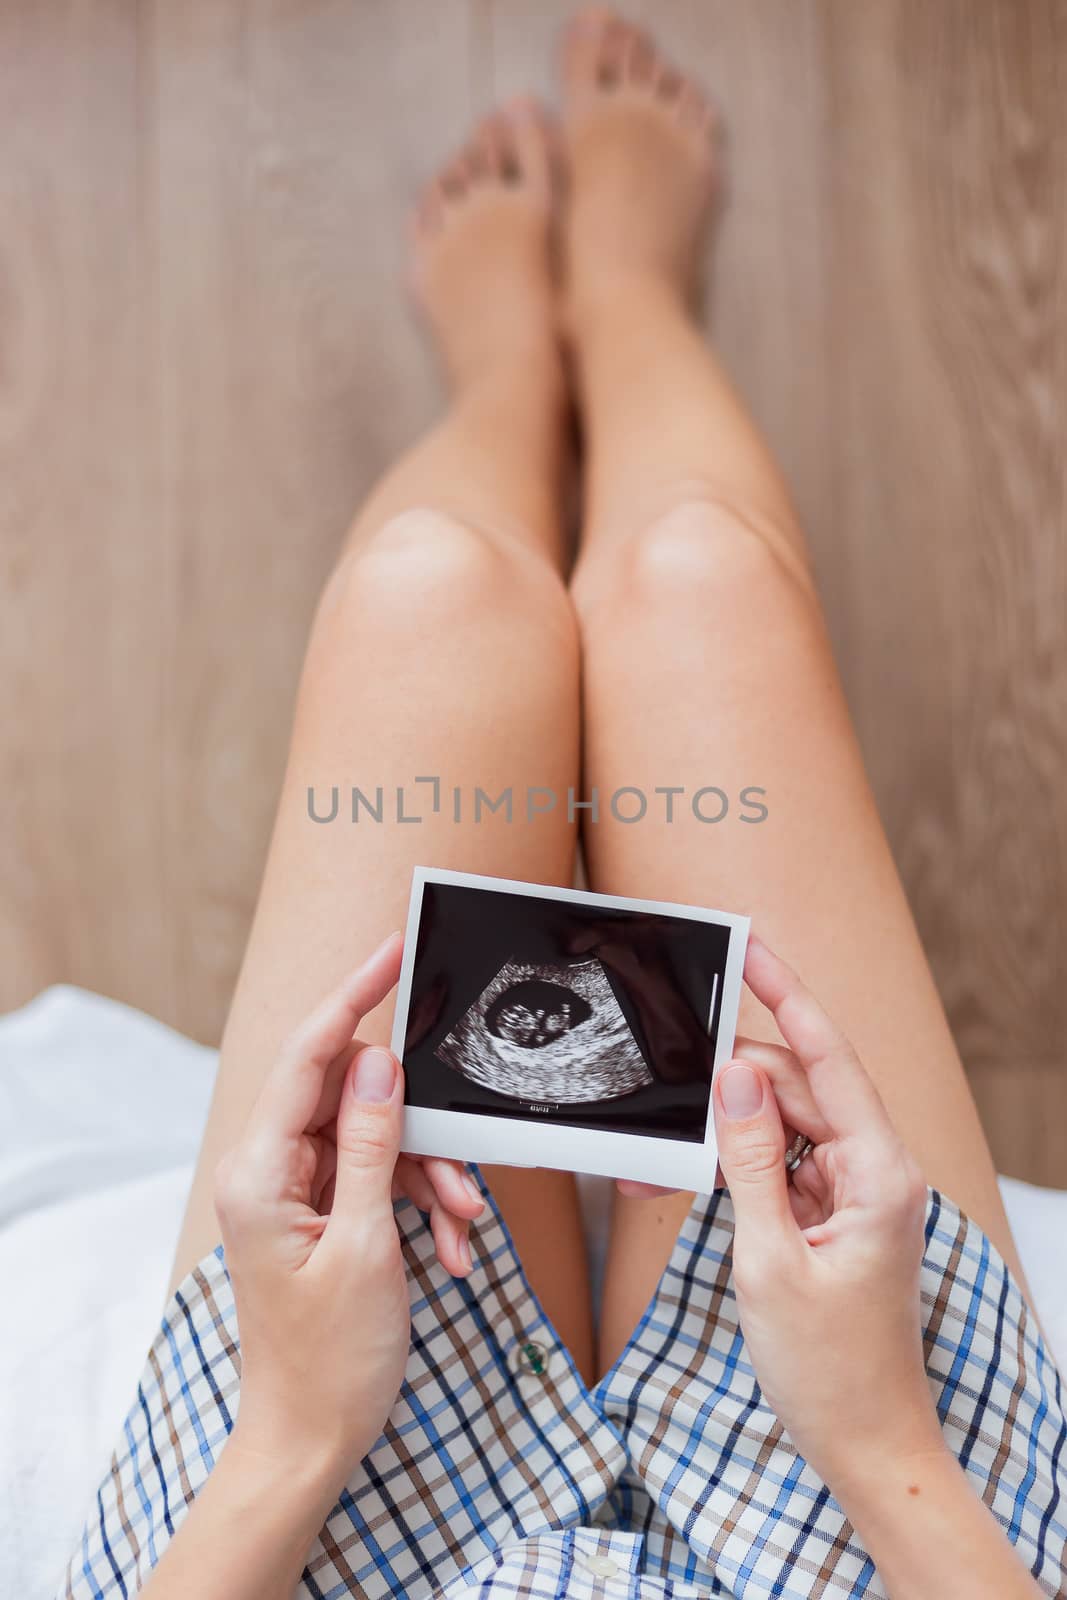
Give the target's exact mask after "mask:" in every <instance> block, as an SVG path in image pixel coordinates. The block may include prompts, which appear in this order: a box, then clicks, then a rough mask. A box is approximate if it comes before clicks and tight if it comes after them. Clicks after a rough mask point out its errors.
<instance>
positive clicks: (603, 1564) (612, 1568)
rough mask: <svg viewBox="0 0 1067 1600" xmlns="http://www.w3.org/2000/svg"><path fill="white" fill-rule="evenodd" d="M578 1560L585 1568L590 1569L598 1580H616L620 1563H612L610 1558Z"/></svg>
mask: <svg viewBox="0 0 1067 1600" xmlns="http://www.w3.org/2000/svg"><path fill="white" fill-rule="evenodd" d="M578 1559H579V1560H580V1561H581V1563H582V1566H583V1567H588V1569H589V1571H590V1572H593V1573H595V1574H596V1576H597V1577H598V1578H614V1577H617V1575H618V1571H619V1565H618V1562H616V1561H612V1559H611V1557H610V1556H579V1557H578Z"/></svg>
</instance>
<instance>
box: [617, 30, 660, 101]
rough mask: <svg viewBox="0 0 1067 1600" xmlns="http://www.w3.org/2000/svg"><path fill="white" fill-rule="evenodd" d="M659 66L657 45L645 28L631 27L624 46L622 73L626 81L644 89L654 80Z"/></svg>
mask: <svg viewBox="0 0 1067 1600" xmlns="http://www.w3.org/2000/svg"><path fill="white" fill-rule="evenodd" d="M657 66H658V57H657V55H656V47H655V45H654V44H653V43H652V40H651V38H650V37H649V35H648V34H647V33H646V32H645V31H644V29H643V28H631V29H630V30H629V36H628V38H627V40H626V43H625V46H624V48H623V58H622V73H623V77H624V79H625V81H626V82H627V83H629V84H632V85H633V86H634V87H635V88H638V89H644V88H647V87H648V85H649V84H650V83H651V82H652V80H653V78H654V77H655V73H656V68H657Z"/></svg>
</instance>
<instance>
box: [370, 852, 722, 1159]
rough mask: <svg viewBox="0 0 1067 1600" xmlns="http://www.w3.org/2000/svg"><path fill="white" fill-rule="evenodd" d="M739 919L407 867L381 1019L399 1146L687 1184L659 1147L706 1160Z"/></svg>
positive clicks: (609, 897)
mask: <svg viewBox="0 0 1067 1600" xmlns="http://www.w3.org/2000/svg"><path fill="white" fill-rule="evenodd" d="M747 932H748V923H747V919H746V918H744V917H739V916H733V915H731V914H730V913H725V912H713V911H705V910H703V909H697V908H694V907H686V906H671V905H668V904H662V903H659V902H653V901H644V900H628V899H623V898H619V897H615V896H605V895H595V894H591V893H585V892H582V891H577V890H562V889H547V888H544V887H543V886H541V885H535V884H524V883H517V882H512V881H509V880H504V879H494V878H482V877H477V876H473V875H470V874H466V873H458V872H445V871H433V870H431V869H428V868H419V869H417V871H416V873H415V879H414V884H413V889H412V902H411V911H410V916H409V922H408V929H407V935H406V939H405V951H404V969H403V972H402V974H401V981H400V989H399V993H398V1003H397V1015H396V1022H395V1026H394V1034H393V1048H394V1050H396V1052H397V1054H398V1055H400V1056H401V1058H402V1060H403V1063H404V1071H405V1077H406V1098H407V1109H406V1115H405V1148H406V1149H408V1150H411V1151H412V1152H414V1153H423V1154H442V1155H455V1156H459V1157H461V1158H462V1159H466V1160H500V1161H504V1162H512V1163H517V1164H520V1165H521V1164H526V1165H531V1166H535V1165H536V1166H557V1167H564V1168H571V1169H573V1170H578V1171H587V1172H598V1171H600V1172H606V1173H612V1174H614V1175H615V1176H620V1177H625V1176H635V1177H645V1178H646V1181H650V1182H672V1181H677V1182H679V1183H681V1184H683V1185H685V1186H690V1185H689V1182H688V1179H687V1177H686V1175H685V1174H684V1173H681V1172H680V1170H679V1168H678V1162H677V1153H678V1152H679V1151H682V1152H684V1151H685V1150H687V1149H692V1150H693V1153H694V1156H693V1163H692V1170H693V1171H695V1170H696V1159H697V1158H698V1157H701V1159H702V1160H703V1166H702V1167H701V1169H700V1170H702V1171H704V1170H706V1168H707V1159H708V1158H707V1156H706V1155H703V1156H702V1152H706V1151H708V1150H709V1149H710V1141H711V1140H712V1139H713V1124H712V1119H711V1117H710V1096H711V1081H712V1075H713V1072H714V1070H715V1067H716V1065H717V1063H718V1062H719V1061H720V1060H721V1059H725V1057H727V1056H728V1055H729V1052H730V1051H731V1050H732V1048H733V1036H734V1027H735V1023H736V1012H737V1000H738V995H739V992H740V981H741V980H740V974H741V968H742V965H743V961H744V946H745V940H746V938H747ZM671 1150H673V1151H674V1152H675V1157H674V1160H673V1164H671V1163H670V1162H665V1159H664V1151H666V1152H667V1154H668V1155H669V1153H670V1151H671ZM653 1172H655V1173H656V1174H657V1175H656V1176H650V1175H649V1174H651V1173H653ZM664 1172H668V1173H669V1176H664V1175H663V1174H664ZM711 1172H712V1174H713V1173H714V1161H713V1160H712V1161H711ZM689 1177H692V1171H690V1173H689ZM691 1186H693V1187H696V1186H697V1185H696V1184H695V1183H693V1184H692V1185H691Z"/></svg>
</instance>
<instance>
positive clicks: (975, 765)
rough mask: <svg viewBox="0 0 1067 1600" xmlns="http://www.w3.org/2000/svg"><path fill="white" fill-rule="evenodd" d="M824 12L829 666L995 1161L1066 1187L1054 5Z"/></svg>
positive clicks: (1061, 394)
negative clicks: (838, 573) (836, 574)
mask: <svg viewBox="0 0 1067 1600" xmlns="http://www.w3.org/2000/svg"><path fill="white" fill-rule="evenodd" d="M827 22H828V26H827V53H828V60H829V69H828V70H829V80H830V95H831V107H832V112H831V115H832V123H833V127H834V130H835V132H834V139H833V141H832V146H831V150H832V165H831V168H830V171H829V173H828V177H829V181H830V183H831V185H832V191H833V195H834V207H833V220H834V241H833V252H832V263H833V277H832V287H831V292H832V296H833V304H834V309H835V322H836V329H837V331H836V335H835V344H834V354H833V373H834V394H835V397H836V406H837V410H836V415H835V419H834V429H833V440H832V445H833V453H834V462H835V474H834V496H833V503H832V507H831V510H832V513H833V516H834V518H835V539H836V541H837V548H838V552H839V555H840V559H841V563H842V570H843V571H844V572H845V573H846V574H847V577H846V582H845V585H844V587H843V591H842V594H841V597H840V598H841V603H842V611H841V615H840V616H839V617H838V619H837V623H838V634H839V637H840V638H842V639H843V641H844V644H843V649H842V659H843V667H844V671H845V675H846V679H847V682H848V685H849V690H850V695H851V698H852V702H853V706H854V708H855V711H856V715H857V720H858V723H859V729H860V735H861V738H862V741H863V744H864V749H865V751H866V754H867V759H868V762H869V765H870V768H871V772H872V776H873V779H874V784H875V789H876V792H877V794H878V798H879V801H880V804H881V807H882V811H883V814H884V816H885V818H886V823H887V826H888V829H889V833H890V837H891V839H892V841H893V844H894V847H895V850H896V854H897V857H898V860H899V861H900V864H901V868H902V870H903V873H904V877H905V881H906V883H907V886H908V889H909V893H910V895H911V899H912V904H913V905H914V907H915V910H916V914H917V916H918V920H919V924H920V928H921V930H922V933H923V936H924V938H925V941H926V945H927V949H928V951H929V953H930V957H931V960H932V962H933V966H934V970H935V973H936V975H937V977H938V980H939V984H940V987H941V990H942V994H943V995H944V998H945V1002H946V1005H947V1007H948V1011H949V1015H950V1018H951V1021H952V1023H953V1027H954V1030H955V1033H956V1037H957V1039H958V1041H959V1044H960V1048H961V1051H962V1053H963V1056H964V1060H965V1061H966V1063H967V1064H968V1066H969V1068H970V1069H971V1071H972V1082H973V1083H974V1086H975V1089H976V1093H977V1095H978V1098H979V1101H980V1105H981V1107H982V1109H983V1110H984V1113H985V1121H986V1125H987V1130H988V1132H989V1136H990V1139H991V1142H992V1144H993V1149H994V1154H995V1156H996V1157H997V1159H998V1162H999V1163H1000V1164H1001V1166H1002V1167H1004V1168H1007V1169H1009V1170H1013V1171H1025V1172H1026V1173H1027V1174H1028V1175H1030V1176H1033V1177H1037V1178H1041V1179H1043V1180H1044V1181H1048V1182H1059V1183H1063V1182H1064V1181H1067V1131H1065V1127H1067V1119H1065V1117H1064V1112H1065V1110H1067V1061H1065V1052H1064V1049H1063V1043H1062V1041H1063V1039H1064V1037H1065V1027H1067V989H1065V986H1064V983H1063V971H1064V960H1065V957H1067V940H1065V937H1064V935H1065V918H1067V807H1065V805H1064V801H1063V789H1064V781H1065V777H1067V649H1065V644H1064V627H1063V625H1064V619H1065V617H1067V565H1065V561H1064V514H1065V513H1064V507H1065V496H1064V461H1063V449H1062V441H1063V436H1064V424H1065V421H1067V385H1065V377H1067V365H1065V363H1067V330H1065V323H1064V316H1063V310H1064V294H1065V284H1067V248H1065V241H1067V234H1065V229H1064V222H1065V216H1064V204H1065V202H1064V195H1065V178H1067V167H1065V137H1067V124H1065V117H1064V109H1063V108H1064V105H1065V104H1067V98H1065V94H1064V90H1065V87H1067V85H1065V82H1064V76H1065V74H1064V43H1065V40H1064V37H1063V17H1062V12H1061V11H1059V10H1058V9H1057V8H1056V7H1055V6H1047V5H1041V4H1035V5H1029V6H1025V7H1013V6H1010V5H999V4H983V5H978V6H974V5H967V4H962V3H961V4H947V5H939V6H921V5H916V4H910V3H907V0H903V3H900V4H897V5H893V6H850V5H845V4H843V3H842V4H836V5H833V6H831V7H830V8H828V11H827ZM1056 1062H1058V1063H1059V1067H1058V1070H1055V1068H1054V1063H1056ZM1013 1095H1018V1096H1019V1098H1020V1100H1021V1102H1022V1103H1023V1104H1026V1103H1027V1101H1028V1098H1029V1097H1036V1098H1035V1099H1034V1100H1033V1104H1032V1105H1031V1106H1030V1118H1029V1122H1028V1125H1029V1127H1030V1128H1031V1130H1032V1135H1031V1136H1030V1137H1029V1138H1027V1137H1024V1134H1023V1119H1022V1118H1021V1117H1020V1116H1018V1115H1015V1116H1013V1117H1010V1118H1009V1117H1007V1116H1006V1112H1005V1108H1006V1106H1007V1105H1008V1104H1009V1103H1010V1101H1011V1098H1012V1096H1013ZM1042 1128H1043V1130H1044V1131H1041V1130H1042ZM1050 1128H1055V1129H1058V1130H1059V1131H1058V1132H1057V1133H1056V1134H1055V1135H1054V1136H1053V1135H1051V1134H1050V1132H1049V1129H1050Z"/></svg>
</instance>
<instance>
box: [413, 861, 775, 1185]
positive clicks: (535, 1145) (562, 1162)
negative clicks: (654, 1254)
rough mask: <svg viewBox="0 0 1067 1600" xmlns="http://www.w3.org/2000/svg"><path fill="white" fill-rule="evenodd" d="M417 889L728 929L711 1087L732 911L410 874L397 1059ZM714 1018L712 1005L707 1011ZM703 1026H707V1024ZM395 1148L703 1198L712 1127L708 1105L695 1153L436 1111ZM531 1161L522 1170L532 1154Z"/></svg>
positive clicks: (723, 1036) (741, 950)
mask: <svg viewBox="0 0 1067 1600" xmlns="http://www.w3.org/2000/svg"><path fill="white" fill-rule="evenodd" d="M427 884H442V885H451V886H453V887H456V888H463V889H484V890H486V891H488V892H489V893H498V894H516V895H521V896H523V898H525V899H530V900H555V901H562V902H563V903H565V904H567V905H579V906H590V907H592V908H593V909H595V908H597V907H605V908H612V909H617V910H620V911H644V912H650V913H652V914H653V915H656V916H664V917H674V918H678V919H688V920H689V921H691V922H705V923H714V924H715V925H716V926H718V927H725V928H727V929H729V944H728V946H727V952H726V967H725V971H724V974H723V987H722V1001H721V1005H720V1008H719V1030H718V1034H717V1037H716V1041H715V1059H714V1061H713V1063H712V1082H713V1083H714V1080H715V1077H716V1076H717V1074H718V1072H719V1070H720V1068H721V1067H722V1065H723V1064H724V1063H725V1062H726V1061H728V1060H729V1059H730V1057H731V1055H732V1054H733V1048H734V1039H735V1036H736V1032H737V1011H738V1006H739V1004H740V1001H741V984H742V978H743V973H744V966H745V951H746V949H747V946H748V933H749V918H748V917H745V916H741V915H739V914H738V913H736V912H732V911H714V910H710V909H706V908H704V907H700V906H689V905H676V904H674V903H673V902H671V901H666V900H637V899H632V898H630V897H629V896H626V895H616V894H594V893H592V892H591V891H589V890H585V889H561V888H557V887H555V886H554V885H551V884H541V883H524V882H522V881H521V880H520V879H515V878H492V877H486V876H484V875H483V874H481V873H475V872H454V871H451V870H450V869H448V868H444V867H441V868H438V867H416V868H415V869H414V871H413V872H412V876H411V899H410V901H409V904H408V920H407V928H406V930H405V933H404V959H403V964H402V966H401V969H400V981H399V984H398V986H397V995H396V1013H395V1016H394V1020H393V1038H392V1046H391V1048H392V1051H393V1054H394V1055H395V1056H397V1057H398V1058H399V1059H400V1060H401V1061H403V1059H404V1041H405V1037H406V1034H407V1025H408V1011H409V1008H410V1005H411V984H412V979H413V977H414V972H415V951H416V946H417V944H418V933H419V923H420V921H421V918H422V901H423V892H424V890H425V888H426V885H427ZM711 1014H712V1016H713V1015H714V1005H713V1006H712V1009H711ZM710 1021H711V1016H709V1024H710ZM401 1148H402V1149H403V1150H405V1151H406V1152H407V1153H408V1154H409V1155H423V1156H451V1157H452V1158H454V1159H455V1160H457V1161H467V1162H478V1161H486V1162H495V1163H501V1164H503V1165H505V1166H511V1167H550V1168H555V1169H557V1170H559V1171H564V1172H588V1173H594V1174H597V1175H598V1176H600V1177H604V1178H631V1179H635V1180H637V1181H638V1182H641V1183H656V1184H662V1185H664V1186H665V1187H668V1188H672V1189H692V1190H695V1191H696V1192H697V1193H698V1194H707V1193H709V1191H710V1190H711V1189H712V1187H713V1185H714V1182H715V1167H716V1162H717V1145H716V1140H715V1121H714V1117H713V1115H712V1111H711V1105H710V1099H709V1105H708V1121H707V1129H706V1133H705V1137H704V1142H703V1143H702V1144H696V1143H694V1142H692V1141H689V1140H681V1139H671V1138H670V1137H669V1136H666V1135H664V1136H659V1137H657V1136H655V1135H651V1134H637V1133H608V1132H605V1131H604V1130H602V1129H593V1128H579V1127H571V1126H568V1125H566V1124H563V1123H558V1122H543V1121H540V1120H538V1119H537V1118H535V1117H529V1118H526V1117H512V1116H508V1117H487V1116H482V1115H480V1114H479V1113H477V1112H472V1111H444V1110H441V1109H439V1108H437V1107H430V1106H413V1105H406V1106H405V1107H404V1131H403V1137H402V1140H401ZM535 1151H536V1153H537V1154H538V1156H539V1157H540V1159H539V1160H536V1161H534V1160H531V1159H530V1158H531V1156H532V1155H533V1154H534V1152H535Z"/></svg>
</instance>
